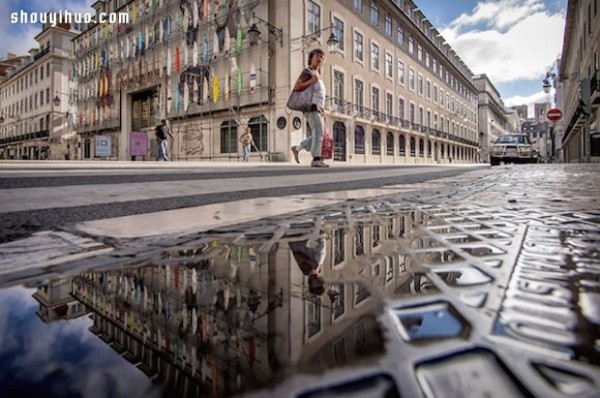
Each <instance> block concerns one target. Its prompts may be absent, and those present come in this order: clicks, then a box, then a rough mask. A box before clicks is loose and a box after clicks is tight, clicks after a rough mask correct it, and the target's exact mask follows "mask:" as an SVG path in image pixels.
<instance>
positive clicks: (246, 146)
mask: <svg viewBox="0 0 600 398" xmlns="http://www.w3.org/2000/svg"><path fill="white" fill-rule="evenodd" d="M240 143H241V144H242V151H243V157H242V162H247V161H248V160H250V151H251V150H252V145H254V147H255V148H256V144H255V143H254V139H253V138H252V133H251V132H250V129H249V128H248V127H245V128H244V133H243V134H242V135H241V137H240Z"/></svg>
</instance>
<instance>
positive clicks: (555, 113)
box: [546, 108, 562, 122]
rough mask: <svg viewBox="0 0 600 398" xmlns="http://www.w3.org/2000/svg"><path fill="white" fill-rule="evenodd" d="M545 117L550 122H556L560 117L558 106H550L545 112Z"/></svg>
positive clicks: (560, 112)
mask: <svg viewBox="0 0 600 398" xmlns="http://www.w3.org/2000/svg"><path fill="white" fill-rule="evenodd" d="M546 117H547V118H548V120H550V121H551V122H557V121H559V120H560V119H561V118H562V111H561V110H560V109H558V108H552V109H550V110H548V113H546Z"/></svg>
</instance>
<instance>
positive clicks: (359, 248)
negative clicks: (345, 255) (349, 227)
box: [354, 225, 365, 255]
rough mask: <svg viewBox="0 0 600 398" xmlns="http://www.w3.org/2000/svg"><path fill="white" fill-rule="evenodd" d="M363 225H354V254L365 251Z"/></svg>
mask: <svg viewBox="0 0 600 398" xmlns="http://www.w3.org/2000/svg"><path fill="white" fill-rule="evenodd" d="M364 229H365V228H364V227H363V226H362V225H359V226H357V227H356V232H355V233H354V254H356V255H361V254H364V253H365V245H364V234H365V231H364Z"/></svg>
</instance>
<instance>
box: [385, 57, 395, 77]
mask: <svg viewBox="0 0 600 398" xmlns="http://www.w3.org/2000/svg"><path fill="white" fill-rule="evenodd" d="M385 76H386V77H389V78H390V79H392V78H393V77H394V75H393V72H392V54H390V53H385Z"/></svg>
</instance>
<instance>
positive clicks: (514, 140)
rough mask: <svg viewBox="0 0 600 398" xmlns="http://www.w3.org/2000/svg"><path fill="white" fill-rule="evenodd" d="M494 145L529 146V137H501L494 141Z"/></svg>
mask: <svg viewBox="0 0 600 398" xmlns="http://www.w3.org/2000/svg"><path fill="white" fill-rule="evenodd" d="M496 144H529V137H527V136H526V135H514V134H513V135H501V136H500V137H498V139H497V140H496Z"/></svg>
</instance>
